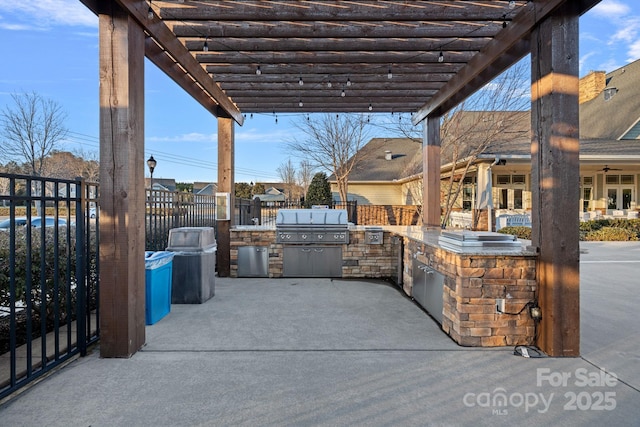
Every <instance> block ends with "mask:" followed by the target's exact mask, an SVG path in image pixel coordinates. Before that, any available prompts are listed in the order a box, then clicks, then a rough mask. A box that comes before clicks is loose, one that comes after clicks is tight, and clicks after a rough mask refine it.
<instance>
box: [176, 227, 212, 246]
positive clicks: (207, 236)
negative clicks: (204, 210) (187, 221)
mask: <svg viewBox="0 0 640 427" xmlns="http://www.w3.org/2000/svg"><path fill="white" fill-rule="evenodd" d="M215 246H216V237H215V229H214V228H213V227H179V228H172V229H171V230H169V245H168V246H167V250H168V251H172V252H203V251H207V250H210V249H211V248H212V247H215Z"/></svg>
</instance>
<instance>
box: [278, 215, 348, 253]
mask: <svg viewBox="0 0 640 427" xmlns="http://www.w3.org/2000/svg"><path fill="white" fill-rule="evenodd" d="M276 242H277V243H283V244H288V245H304V244H337V245H344V244H347V243H349V230H348V222H347V211H346V210H345V209H280V210H279V211H278V216H277V217H276Z"/></svg>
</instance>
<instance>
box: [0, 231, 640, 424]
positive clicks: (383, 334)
mask: <svg viewBox="0 0 640 427" xmlns="http://www.w3.org/2000/svg"><path fill="white" fill-rule="evenodd" d="M582 248H583V255H582V262H581V281H582V284H581V286H582V288H581V296H582V337H581V338H582V355H583V356H582V358H571V359H559V358H558V359H556V358H530V359H526V358H523V357H519V356H514V355H513V348H510V347H509V348H493V349H486V348H485V349H479V348H464V347H460V346H458V345H457V344H455V343H454V342H453V341H451V340H450V339H449V337H448V336H446V335H445V334H444V333H443V332H442V331H441V330H440V328H439V326H438V325H437V324H436V323H435V322H434V321H433V320H432V319H431V318H430V317H429V316H427V315H426V314H425V313H424V312H423V311H422V310H421V309H420V308H419V307H417V306H416V305H415V304H414V303H413V302H412V301H411V300H409V299H408V298H406V297H405V296H404V295H403V294H402V293H400V291H399V290H397V289H396V288H395V287H394V286H392V285H388V284H385V283H383V282H379V281H348V280H330V279H226V278H225V279H221V278H216V295H215V297H214V298H213V299H211V300H210V301H208V302H207V303H205V304H201V305H173V306H172V308H171V313H170V314H169V315H168V316H167V317H165V318H164V319H162V320H161V321H160V322H158V323H157V324H155V325H153V326H148V327H147V345H146V346H145V347H144V348H143V349H142V350H141V351H140V352H138V353H137V354H135V355H134V356H133V357H132V358H131V359H100V358H99V357H98V354H97V351H96V352H95V353H93V354H91V355H89V356H88V357H85V358H81V359H78V360H76V361H74V362H72V363H71V364H69V365H68V366H67V367H65V368H64V369H62V370H60V371H58V372H56V373H55V374H53V375H51V376H50V377H48V378H47V379H45V380H44V381H42V382H41V383H39V384H37V385H36V386H34V387H32V388H31V389H29V390H27V391H26V392H24V393H23V394H22V395H21V396H19V397H17V398H15V399H13V400H12V401H10V402H8V403H6V404H5V405H3V406H2V407H0V424H1V425H7V426H21V425H27V426H35V425H48V426H56V425H59V426H88V425H91V426H176V425H189V426H192V425H197V426H238V425H244V426H258V425H259V426H263V425H267V426H287V425H291V426H306V425H338V426H346V425H349V426H352V425H362V426H365V425H366V426H371V425H393V426H404V425H407V426H412V425H416V426H418V425H420V426H423V425H463V426H466V425H514V424H516V425H526V426H528V425H531V426H540V425H569V426H571V425H575V426H589V425H592V426H601V425H604V424H605V423H606V424H607V425H610V426H625V425H628V426H632V425H638V422H639V421H638V420H640V350H639V349H638V343H640V334H638V332H637V328H636V324H637V314H636V313H637V308H638V307H639V306H640V292H639V291H640V280H638V277H639V276H640V243H597V242H596V243H584V244H583V245H582ZM599 368H603V369H606V370H607V371H609V372H613V373H615V374H616V375H617V377H618V378H619V379H618V380H616V379H615V378H614V377H612V376H610V375H606V374H602V373H601V371H600V369H599ZM503 403H504V404H503Z"/></svg>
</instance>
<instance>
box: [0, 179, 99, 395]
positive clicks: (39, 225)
mask: <svg viewBox="0 0 640 427" xmlns="http://www.w3.org/2000/svg"><path fill="white" fill-rule="evenodd" d="M97 197H98V185H97V184H92V183H87V182H85V181H83V180H82V179H77V180H61V179H52V178H43V177H33V176H25V175H7V174H0V222H1V223H2V225H0V355H1V356H0V398H2V397H5V396H7V395H8V394H10V393H12V392H13V391H15V390H17V389H18V388H20V387H22V386H24V385H26V384H27V383H29V382H30V381H32V380H34V379H36V378H38V377H40V376H41V375H43V374H44V373H46V372H48V371H50V370H51V369H53V368H54V367H55V366H57V365H59V364H61V363H63V362H64V361H66V360H68V359H69V358H71V357H73V356H75V355H76V354H80V355H85V354H86V352H87V346H88V345H89V344H91V343H93V342H95V341H97V340H98V338H99V331H100V327H99V323H98V322H99V321H98V319H99V312H98V310H99V307H98V299H99V285H98V276H99V252H98V248H99V242H98V220H97V216H98V215H99V214H98V212H97V209H95V207H96V206H97V203H96V202H97ZM92 216H95V218H92Z"/></svg>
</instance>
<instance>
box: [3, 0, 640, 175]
mask: <svg viewBox="0 0 640 427" xmlns="http://www.w3.org/2000/svg"><path fill="white" fill-rule="evenodd" d="M639 3H640V2H638V1H637V0H603V1H602V2H601V3H600V4H599V5H598V6H596V7H595V8H594V9H592V10H591V11H589V12H588V13H587V14H585V15H584V16H583V17H582V18H581V19H580V76H584V75H585V74H587V73H588V72H589V71H591V70H602V71H606V72H609V71H612V70H615V69H617V68H619V67H622V66H624V65H625V64H626V63H629V62H632V61H635V60H637V59H639V58H640V4H639ZM97 25H98V19H97V17H96V16H95V15H93V14H92V13H90V12H89V11H88V10H87V9H86V8H85V7H84V6H83V5H82V3H80V1H78V0H39V1H36V2H31V1H28V2H21V1H16V0H0V58H2V63H3V65H2V67H0V108H4V107H5V106H6V105H11V103H12V101H11V94H13V93H19V92H37V93H38V94H40V95H42V96H44V97H46V98H50V99H53V100H55V101H56V102H58V103H59V104H60V105H61V106H62V107H63V109H64V110H65V112H66V114H67V122H66V124H67V127H68V128H69V130H70V131H71V133H70V136H69V138H68V141H66V142H65V145H64V148H65V149H68V150H70V151H75V150H83V151H85V152H93V153H96V154H95V155H96V158H97V151H98V132H99V130H98V125H99V123H98V29H97ZM145 94H146V99H145V103H146V104H145V109H146V112H145V156H146V157H148V156H149V155H151V154H153V156H154V158H156V160H158V166H157V167H156V170H155V172H154V177H157V178H175V179H176V180H177V181H180V182H193V181H216V180H217V141H216V139H217V124H216V120H215V118H214V117H212V116H211V115H210V114H209V113H207V112H206V111H205V110H204V108H202V107H201V106H200V105H199V104H198V103H197V102H195V101H194V100H192V99H191V98H190V97H189V96H188V95H186V94H185V93H184V92H183V91H182V89H180V88H179V87H178V86H177V85H176V84H175V83H174V82H173V81H171V80H170V79H169V78H167V77H166V76H165V75H164V74H163V73H162V72H161V71H159V70H158V69H157V68H156V67H155V66H154V65H153V64H151V63H150V62H147V63H146V66H145ZM300 119H301V116H299V115H298V116H296V115H279V116H278V123H277V124H276V121H275V118H274V117H273V116H272V115H270V114H267V115H254V116H253V118H249V117H247V120H246V121H245V124H244V125H243V126H241V127H240V126H237V127H236V132H235V136H236V158H235V161H236V182H249V181H253V182H259V181H263V182H264V181H279V178H278V174H277V172H276V169H277V168H278V166H280V165H281V164H282V163H284V162H286V160H287V159H288V158H291V159H292V161H293V162H294V164H295V163H297V162H298V160H297V159H296V158H294V157H292V156H291V154H290V153H288V152H287V151H286V148H285V142H286V141H287V140H290V139H291V138H292V137H293V135H294V134H295V132H296V129H295V128H294V126H293V124H292V121H297V120H300ZM383 119H384V118H383ZM373 136H382V135H377V134H376V135H373ZM384 136H392V135H384ZM146 157H145V158H146ZM143 167H144V165H143ZM147 174H148V173H147Z"/></svg>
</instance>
